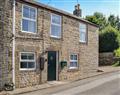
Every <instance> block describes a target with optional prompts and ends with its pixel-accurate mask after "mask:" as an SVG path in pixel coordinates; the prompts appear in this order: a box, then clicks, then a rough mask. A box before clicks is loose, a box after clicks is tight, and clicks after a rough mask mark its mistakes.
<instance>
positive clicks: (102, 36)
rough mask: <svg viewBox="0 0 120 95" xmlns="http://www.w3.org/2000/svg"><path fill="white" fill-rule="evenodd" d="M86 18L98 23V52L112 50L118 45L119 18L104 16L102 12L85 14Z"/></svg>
mask: <svg viewBox="0 0 120 95" xmlns="http://www.w3.org/2000/svg"><path fill="white" fill-rule="evenodd" d="M86 20H88V21H90V22H92V23H94V24H97V25H99V52H113V51H114V50H115V49H117V48H118V47H120V19H119V17H118V16H114V15H110V16H109V17H108V18H106V17H105V16H104V15H103V14H102V13H99V12H95V13H94V14H93V15H91V16H86Z"/></svg>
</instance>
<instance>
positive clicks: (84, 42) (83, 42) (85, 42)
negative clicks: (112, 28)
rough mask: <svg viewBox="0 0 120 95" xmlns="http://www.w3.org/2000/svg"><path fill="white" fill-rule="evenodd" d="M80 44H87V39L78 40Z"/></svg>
mask: <svg viewBox="0 0 120 95" xmlns="http://www.w3.org/2000/svg"><path fill="white" fill-rule="evenodd" d="M79 43H81V44H87V41H79Z"/></svg>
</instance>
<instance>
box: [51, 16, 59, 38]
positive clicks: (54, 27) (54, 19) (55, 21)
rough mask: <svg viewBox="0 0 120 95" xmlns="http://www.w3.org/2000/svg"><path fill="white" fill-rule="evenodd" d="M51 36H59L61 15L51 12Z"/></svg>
mask: <svg viewBox="0 0 120 95" xmlns="http://www.w3.org/2000/svg"><path fill="white" fill-rule="evenodd" d="M50 35H51V37H55V38H61V16H59V15H56V14H51V32H50Z"/></svg>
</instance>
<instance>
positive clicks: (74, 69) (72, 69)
mask: <svg viewBox="0 0 120 95" xmlns="http://www.w3.org/2000/svg"><path fill="white" fill-rule="evenodd" d="M78 70H79V68H78V67H70V68H69V69H68V72H71V71H78Z"/></svg>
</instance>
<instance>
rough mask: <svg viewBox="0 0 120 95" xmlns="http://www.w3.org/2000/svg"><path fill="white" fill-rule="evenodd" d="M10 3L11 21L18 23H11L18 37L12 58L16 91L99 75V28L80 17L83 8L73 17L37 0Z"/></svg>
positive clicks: (14, 41) (78, 9)
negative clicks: (95, 73) (45, 83)
mask: <svg viewBox="0 0 120 95" xmlns="http://www.w3.org/2000/svg"><path fill="white" fill-rule="evenodd" d="M9 1H14V0H8V2H9ZM3 2H4V0H3ZM9 4H10V6H11V5H12V4H13V6H12V7H11V8H10V9H9V13H12V14H13V15H12V16H11V18H12V19H10V20H11V22H15V23H13V24H10V25H12V26H13V31H10V32H11V33H13V35H14V36H13V43H12V44H11V48H12V49H10V50H9V52H10V55H9V57H10V58H9V59H11V60H12V61H10V62H11V63H10V64H11V65H12V72H11V78H12V81H13V83H15V87H16V88H20V87H26V86H32V85H38V84H41V83H44V82H47V81H53V80H56V81H63V80H77V79H80V78H83V77H85V76H88V74H89V73H92V72H96V70H97V67H98V32H97V30H98V27H97V25H95V24H93V23H91V22H88V21H86V20H84V19H82V18H81V17H80V15H81V10H80V8H79V5H77V6H76V7H75V8H76V9H75V11H74V12H73V13H74V15H73V14H70V13H67V12H65V11H62V10H59V9H56V8H53V7H50V6H47V5H44V4H41V3H38V2H35V1H33V0H15V2H10V3H9ZM14 18H15V19H14Z"/></svg>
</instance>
